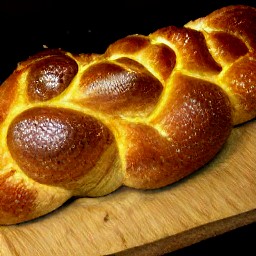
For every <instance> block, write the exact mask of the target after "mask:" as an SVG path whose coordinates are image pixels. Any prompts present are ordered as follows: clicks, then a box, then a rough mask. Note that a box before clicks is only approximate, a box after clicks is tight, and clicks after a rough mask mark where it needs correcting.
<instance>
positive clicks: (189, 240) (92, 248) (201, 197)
mask: <svg viewBox="0 0 256 256" xmlns="http://www.w3.org/2000/svg"><path fill="white" fill-rule="evenodd" d="M255 129H256V120H254V121H252V122H249V123H247V124H245V125H243V126H241V127H236V128H234V129H233V132H232V134H231V137H230V139H229V140H228V142H227V144H226V145H225V147H224V148H223V150H222V151H221V152H220V153H219V154H218V155H217V156H216V158H215V159H214V160H213V161H212V162H211V163H210V164H208V165H207V166H205V167H204V168H202V169H200V170H198V171H197V172H195V173H194V174H192V175H190V176H189V177H187V178H185V179H183V180H181V181H179V182H177V183H175V184H173V185H170V186H168V187H165V188H163V189H158V190H153V191H138V190H135V189H130V188H125V187H123V188H121V189H119V190H117V191H115V192H114V193H112V194H110V195H108V196H105V197H101V198H83V199H77V200H70V201H69V202H67V203H66V204H65V205H63V207H61V208H59V209H58V210H56V211H55V212H53V213H50V214H48V215H47V216H44V217H42V218H39V219H37V220H34V221H31V222H27V223H25V224H20V225H13V226H1V227H0V250H1V251H0V255H4V256H9V255H15V256H17V255H26V256H30V255H31V256H37V255H38V256H39V255H40V256H42V255H47V256H51V255H54V256H56V255H65V256H69V255H70V256H80V255H81V256H85V255H90V256H91V255H111V254H114V255H147V256H149V255H161V254H163V253H166V252H171V251H174V250H177V249H179V248H182V247H185V246H188V245H191V244H193V243H196V242H198V241H200V240H203V239H206V238H209V237H212V236H215V235H218V234H221V233H224V232H226V231H229V230H231V229H235V228H237V227H240V226H243V225H245V224H249V223H252V222H255V221H256V161H255V160H256V159H255V154H256V134H255Z"/></svg>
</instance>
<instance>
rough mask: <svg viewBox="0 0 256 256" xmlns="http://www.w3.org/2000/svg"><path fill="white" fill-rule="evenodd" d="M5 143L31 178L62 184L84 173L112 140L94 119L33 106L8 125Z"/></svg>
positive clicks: (63, 110) (80, 114)
mask: <svg viewBox="0 0 256 256" xmlns="http://www.w3.org/2000/svg"><path fill="white" fill-rule="evenodd" d="M7 143H8V146H9V149H10V152H11V154H12V156H13V158H14V159H15V160H16V161H17V163H18V164H19V166H20V167H21V168H22V169H23V171H24V172H25V173H26V174H27V175H28V176H29V177H31V178H32V179H34V180H36V181H38V182H41V183H45V184H55V185H56V184H62V185H63V186H64V185H65V184H66V185H68V184H69V183H72V182H74V181H76V180H78V179H79V178H80V177H82V176H84V175H85V174H86V173H87V172H89V171H90V169H91V168H93V166H94V165H95V164H96V162H97V160H98V159H99V158H100V157H101V155H102V153H103V152H104V151H105V150H106V149H107V147H109V146H110V144H111V143H113V136H112V133H111V132H110V131H109V130H108V129H107V128H106V127H105V126H104V125H103V124H102V123H101V122H99V121H98V120H96V119H94V118H93V117H91V116H87V115H84V114H82V113H79V112H76V111H72V110H68V109H57V108H47V107H44V108H33V109H29V110H27V111H25V112H23V113H22V114H20V115H19V116H17V117H16V118H15V119H14V120H13V122H12V124H11V125H10V128H9V131H8V136H7Z"/></svg>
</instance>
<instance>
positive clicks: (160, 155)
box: [0, 5, 256, 225]
mask: <svg viewBox="0 0 256 256" xmlns="http://www.w3.org/2000/svg"><path fill="white" fill-rule="evenodd" d="M255 42H256V9H254V8H252V7H249V6H242V5H237V6H228V7H224V8H222V9H219V10H216V11H215V12H213V13H211V14H209V15H208V16H206V17H204V18H199V19H198V20H195V21H191V22H189V23H187V24H186V25H185V26H184V27H182V28H178V27H175V26H170V27H165V28H160V29H159V30H157V31H155V32H153V33H151V34H149V35H148V36H144V35H129V36H127V37H125V38H122V39H120V40H118V41H116V42H114V43H113V44H111V45H110V46H109V47H108V48H107V49H106V52H105V53H104V54H102V55H98V54H80V55H75V54H72V53H70V52H65V51H63V50H61V49H46V50H45V51H43V52H40V53H38V54H35V55H34V56H31V57H30V58H28V59H27V60H24V61H23V62H21V63H19V65H18V66H17V69H16V70H15V71H14V72H13V74H12V75H11V76H10V77H9V78H8V79H7V80H6V81H5V82H4V83H3V84H2V86H1V87H0V109H1V112H0V140H1V147H0V157H1V161H0V170H1V171H0V188H1V189H0V224H2V225H7V224H15V223H20V222H23V221H28V220H31V219H34V218H36V217H39V216H42V215H44V214H47V213H49V212H51V211H53V210H54V209H56V208H58V207H59V206H60V205H62V204H63V203H64V202H65V201H66V200H68V199H69V198H70V197H72V196H102V195H105V194H108V193H111V192H113V191H115V190H116V189H118V188H119V187H120V186H122V185H125V186H130V187H134V188H138V189H156V188H160V187H163V186H167V185H169V184H172V183H174V182H176V181H178V180H180V179H182V178H183V177H186V176H187V175H189V174H191V173H192V172H194V171H196V170H198V169H199V168H200V167H202V166H204V165H205V164H207V163H208V162H209V161H210V160H211V159H212V158H214V156H215V155H216V154H217V152H219V150H220V149H221V148H222V146H223V144H224V143H225V142H226V140H227V138H228V137H229V135H230V132H231V130H232V127H233V126H234V125H237V124H241V123H243V122H246V121H248V120H251V119H253V118H255V115H256V86H255V85H256V81H255V80H256V54H255V47H256V44H255Z"/></svg>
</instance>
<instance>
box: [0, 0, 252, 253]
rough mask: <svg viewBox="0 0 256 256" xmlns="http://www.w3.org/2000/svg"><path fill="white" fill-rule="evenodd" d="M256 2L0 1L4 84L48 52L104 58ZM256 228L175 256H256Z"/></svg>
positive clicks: (0, 74)
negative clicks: (118, 43) (117, 48)
mask: <svg viewBox="0 0 256 256" xmlns="http://www.w3.org/2000/svg"><path fill="white" fill-rule="evenodd" d="M255 2H256V1H255V0H251V1H249V0H248V1H246V0H244V1H228V0H226V1H225V0H222V1H220V0H215V1H211V0H208V1H207V0H205V1H183V0H180V1H170V0H165V1H162V0H155V1H145V0H141V1H140V0H122V1H121V0H119V1H118V0H117V1H97V0H91V1H83V0H81V1H77V0H68V2H66V1H59V0H57V1H54V0H51V1H50V0H43V1H41V0H33V1H32V0H24V1H21V0H13V1H12V0H8V1H3V0H1V2H0V83H2V82H3V81H4V79H6V78H7V77H8V76H9V75H10V74H11V72H12V71H13V70H14V69H15V68H16V65H17V63H18V62H19V61H22V60H24V59H26V58H27V57H28V56H29V55H32V54H34V53H36V52H38V51H40V50H42V49H43V46H44V45H46V46H47V47H49V48H62V49H64V50H67V51H70V52H74V53H103V52H104V51H105V49H106V48H107V47H108V45H109V44H110V43H112V42H114V41H115V40H117V39H120V38H122V37H124V36H127V35H130V34H136V33H138V34H144V35H147V34H149V33H151V32H154V31H155V30H156V29H158V28H161V27H164V26H168V25H175V26H183V25H184V24H185V23H187V22H188V21H190V20H192V19H196V18H199V17H202V16H205V15H207V14H209V13H210V12H212V11H214V10H215V9H217V8H220V7H222V6H226V5H230V4H248V5H251V6H255V7H256V3H255ZM255 243H256V224H255V223H253V224H251V225H248V226H245V227H242V228H238V229H236V230H234V231H230V232H227V233H225V234H223V235H220V236H217V237H215V238H210V239H207V240H205V241H202V242H200V243H197V244H196V245H192V246H189V247H187V248H184V249H181V250H178V251H176V252H173V253H171V254H169V255H173V256H182V255H186V256H190V255H197V256H201V255H206V256H207V255H217V254H219V253H223V252H227V253H229V255H232V254H234V253H236V255H239V250H240V249H241V250H242V252H243V253H242V254H241V255H243V256H246V255H254V252H255ZM237 253H238V254H237Z"/></svg>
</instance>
